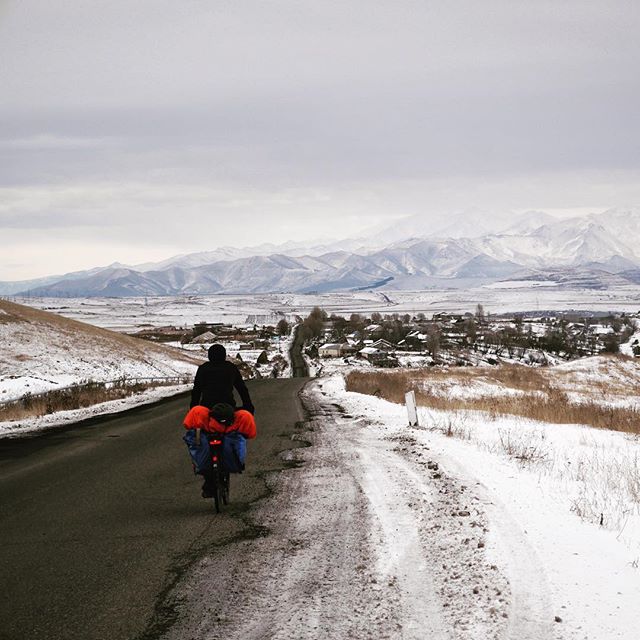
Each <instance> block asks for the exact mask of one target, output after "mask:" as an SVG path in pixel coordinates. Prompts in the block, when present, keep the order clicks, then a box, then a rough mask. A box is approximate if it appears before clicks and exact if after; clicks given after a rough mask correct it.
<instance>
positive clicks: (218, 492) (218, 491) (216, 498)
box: [211, 476, 222, 513]
mask: <svg viewBox="0 0 640 640" xmlns="http://www.w3.org/2000/svg"><path fill="white" fill-rule="evenodd" d="M213 483H214V486H213V491H212V492H211V493H213V506H214V507H215V509H216V513H220V501H221V498H222V487H221V486H220V478H218V477H215V476H214V480H213Z"/></svg>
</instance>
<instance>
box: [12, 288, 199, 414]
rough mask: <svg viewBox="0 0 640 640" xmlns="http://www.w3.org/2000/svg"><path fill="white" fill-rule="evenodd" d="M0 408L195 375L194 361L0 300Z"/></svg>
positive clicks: (174, 352)
mask: <svg viewBox="0 0 640 640" xmlns="http://www.w3.org/2000/svg"><path fill="white" fill-rule="evenodd" d="M0 311H2V315H0V344H2V348H1V350H0V402H5V401H9V400H12V399H15V398H19V397H21V396H22V395H24V394H25V393H27V392H30V393H41V392H43V391H49V390H52V389H57V388H60V387H64V386H67V385H71V384H77V383H81V382H83V381H87V380H93V381H98V382H101V381H112V380H117V379H120V378H154V377H170V376H182V375H187V376H190V375H193V373H194V372H195V366H196V362H197V361H198V360H197V359H195V358H193V357H192V356H190V355H189V354H185V353H183V352H180V351H178V350H173V349H169V348H165V347H162V346H160V345H155V344H152V343H150V342H145V341H142V340H135V339H133V338H129V337H127V336H122V335H120V334H116V333H112V332H108V331H103V330H101V329H96V328H95V327H92V326H91V325H86V324H81V323H78V322H73V321H69V320H67V319H66V318H61V317H59V316H56V315H55V314H49V313H42V312H39V311H37V310H33V309H30V308H28V307H23V306H19V305H11V304H10V303H8V302H5V301H2V300H0Z"/></svg>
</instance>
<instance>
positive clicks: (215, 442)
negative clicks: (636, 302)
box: [209, 440, 222, 447]
mask: <svg viewBox="0 0 640 640" xmlns="http://www.w3.org/2000/svg"><path fill="white" fill-rule="evenodd" d="M209 444H210V445H211V446H212V447H215V446H220V445H221V444H222V440H209Z"/></svg>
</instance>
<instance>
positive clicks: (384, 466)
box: [318, 374, 640, 640]
mask: <svg viewBox="0 0 640 640" xmlns="http://www.w3.org/2000/svg"><path fill="white" fill-rule="evenodd" d="M318 385H319V391H320V393H321V394H323V395H324V396H325V398H324V401H325V402H326V403H332V406H339V407H340V408H341V410H342V411H343V412H344V413H345V414H346V415H347V417H352V418H353V420H351V424H352V425H353V435H352V434H351V433H350V434H349V438H351V437H353V438H355V439H356V441H357V447H355V448H354V453H355V455H357V456H359V457H361V458H364V460H365V461H366V464H367V465H371V466H372V467H373V468H374V469H375V471H374V472H373V473H372V475H373V477H374V478H375V481H374V480H372V481H374V482H375V484H374V485H373V486H372V487H371V491H369V489H368V485H367V484H366V483H365V485H364V489H365V492H367V493H368V494H369V496H370V499H371V500H372V501H373V502H374V504H375V505H376V512H377V513H378V514H381V515H380V517H381V518H383V520H382V521H381V523H380V526H381V527H382V529H383V530H386V531H387V534H388V538H389V540H388V541H387V544H389V545H391V547H392V548H390V549H389V550H388V552H389V554H390V555H389V557H388V563H389V565H394V561H395V562H396V564H395V566H394V567H393V569H392V571H391V573H393V575H396V574H397V573H398V572H400V573H401V574H402V576H403V580H404V583H405V587H406V589H407V590H408V591H409V592H411V591H412V590H415V589H418V590H419V589H420V586H419V583H420V573H419V572H420V570H421V569H420V562H421V561H422V560H421V559H423V558H424V556H425V551H424V545H425V544H432V545H437V548H438V549H439V554H440V555H439V564H438V570H437V571H436V573H435V577H434V580H435V588H436V591H437V592H438V593H439V594H440V597H448V598H450V600H451V604H450V605H447V608H446V611H447V613H446V614H445V618H446V616H448V615H451V614H452V615H453V622H454V625H455V626H454V628H455V629H456V630H457V633H456V634H455V636H456V637H465V638H466V637H468V638H474V637H494V636H493V633H494V632H495V633H496V637H502V635H501V634H500V633H499V632H500V621H499V617H500V616H503V615H504V616H505V620H508V623H507V622H505V625H506V626H507V627H508V629H509V634H508V636H507V637H510V638H531V639H532V640H533V639H537V638H563V639H564V638H566V639H573V638H575V639H578V638H581V639H582V638H589V639H592V640H605V639H606V640H610V639H614V638H624V639H628V640H635V639H636V638H637V637H638V632H637V602H638V600H639V598H640V568H639V565H640V466H639V460H640V440H639V439H638V438H637V437H636V436H629V435H626V434H620V433H614V432H610V431H602V430H596V429H592V428H588V427H583V426H578V425H555V424H546V423H536V422H533V421H529V420H525V419H521V418H510V417H503V418H496V419H490V418H489V417H488V416H487V415H483V414H481V413H476V412H458V413H452V412H446V411H427V410H424V409H421V410H420V411H419V413H420V423H421V425H422V426H421V427H420V428H410V427H407V414H406V409H405V408H404V407H403V406H401V405H397V404H393V403H390V402H387V401H384V400H381V399H378V398H375V397H372V396H369V395H361V394H357V393H351V392H347V391H345V389H344V383H343V378H342V376H341V375H339V374H335V375H333V376H331V377H329V378H326V379H323V380H321V381H320V382H319V383H318ZM363 425H365V427H366V428H363ZM346 428H348V426H346ZM334 435H337V434H334ZM351 444H352V445H353V444H354V442H353V441H352V442H351ZM356 450H357V453H356ZM397 458H401V461H400V460H397V461H396V459H397ZM394 469H395V472H394V471H393V470H394ZM443 491H444V494H443ZM456 499H458V500H462V502H461V503H460V504H461V505H462V506H461V507H459V506H454V505H453V504H449V502H448V501H451V500H456ZM378 503H380V504H378ZM459 509H461V510H460V511H459ZM434 510H436V511H437V513H436V514H435V515H436V516H437V518H434V513H433V512H434ZM403 513H404V516H403V517H406V518H408V521H409V522H411V527H410V528H409V529H407V528H406V527H404V524H403V525H402V526H400V527H399V526H398V524H399V523H403V520H398V519H397V518H399V517H400V515H402V514H403ZM385 514H386V517H388V518H389V519H388V520H385V519H384V517H385ZM461 514H464V515H461ZM467 514H469V515H467ZM469 518H471V520H472V521H475V522H477V523H478V525H477V526H476V527H473V526H471V527H470V526H469ZM412 531H415V532H416V534H415V535H417V536H418V539H417V540H416V541H414V542H411V536H409V535H408V534H409V533H410V532H412ZM394 532H395V536H396V537H397V536H401V537H400V538H396V539H395V541H394V538H393V536H394ZM411 535H414V534H413V533H412V534H411ZM407 536H408V537H407ZM421 536H424V539H422V542H421V541H420V537H421ZM407 545H414V546H415V549H414V550H413V551H411V549H407V548H405V547H406V546H407ZM470 545H471V546H472V547H473V548H474V552H473V553H471V552H469V546H470ZM394 547H395V549H394ZM478 547H479V548H481V550H482V554H481V555H482V558H480V559H479V558H478V557H477V553H478V552H477V548H478ZM407 551H411V553H412V554H413V561H412V562H411V563H409V564H406V563H404V564H403V562H402V560H401V559H402V557H403V554H404V553H406V552H407ZM394 554H395V560H394ZM467 562H468V563H470V564H469V565H468V566H466V563H467ZM487 567H489V568H490V567H495V570H494V571H491V570H489V571H487ZM396 577H397V576H396ZM397 580H398V582H399V583H402V579H401V578H399V577H397ZM416 582H417V583H418V584H416ZM499 592H502V593H503V596H504V597H502V598H500V597H498V596H497V593H499ZM472 594H473V595H472ZM412 597H414V598H417V599H420V598H423V599H425V600H429V599H432V596H430V595H429V593H424V594H422V596H421V595H420V594H419V593H417V594H416V593H414V594H413V596H412ZM465 598H466V600H467V603H466V604H465V605H464V606H462V605H461V604H460V603H461V601H464V600H465ZM456 607H458V608H459V609H460V610H458V611H456ZM492 611H494V612H495V614H494V613H492ZM452 612H453V613H452ZM487 625H489V628H490V629H491V634H489V633H488V632H487ZM474 628H475V631H474ZM483 628H484V631H483ZM476 633H477V635H476ZM410 637H413V636H410ZM436 637H439V636H436Z"/></svg>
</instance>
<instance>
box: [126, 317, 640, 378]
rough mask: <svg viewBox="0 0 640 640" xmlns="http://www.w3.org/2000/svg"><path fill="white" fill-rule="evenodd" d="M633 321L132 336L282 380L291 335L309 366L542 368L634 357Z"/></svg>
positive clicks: (317, 320)
mask: <svg viewBox="0 0 640 640" xmlns="http://www.w3.org/2000/svg"><path fill="white" fill-rule="evenodd" d="M637 325H640V323H638V315H632V314H586V313H579V312H566V313H555V312H554V313H552V312H548V313H535V314H513V315H499V316H498V315H490V314H488V313H486V312H485V310H484V309H483V307H482V306H481V305H478V306H477V307H476V308H475V309H474V311H473V312H467V313H463V314H454V313H436V314H433V315H432V316H431V317H430V318H427V316H426V315H425V314H424V313H417V314H415V315H412V314H408V313H407V314H402V315H401V314H397V313H394V314H385V315H382V314H380V313H372V314H371V315H369V316H365V315H361V314H357V313H354V314H351V315H350V316H349V317H348V318H345V317H342V316H339V315H330V316H329V315H328V314H327V313H326V312H325V311H323V310H322V309H320V308H315V309H313V310H312V311H311V313H310V314H309V315H308V316H307V317H306V318H302V317H299V316H295V317H293V318H291V319H290V320H288V319H286V318H284V317H283V318H281V319H280V320H279V321H278V322H277V323H276V324H275V325H272V324H263V325H258V324H253V325H252V326H251V325H250V326H242V327H238V326H232V325H229V324H224V323H204V322H203V323H198V324H196V325H194V326H193V327H191V328H178V327H149V328H143V329H142V330H141V331H139V332H137V333H136V334H135V335H136V336H138V337H141V338H145V339H147V340H153V341H160V342H164V343H168V344H171V345H173V346H175V347H178V348H181V349H187V350H189V351H197V352H201V353H202V357H203V359H204V358H206V350H207V349H208V347H209V346H210V345H211V344H213V343H215V342H220V343H222V344H224V345H225V346H226V348H227V352H228V354H229V356H230V357H232V358H234V359H235V360H236V361H237V362H238V363H239V365H240V366H241V367H243V368H244V374H245V375H246V376H247V377H283V376H287V375H289V371H288V367H289V354H288V350H289V349H290V344H291V339H290V335H291V332H292V330H295V331H299V332H301V336H302V338H303V341H304V351H305V355H306V357H307V360H308V361H309V362H310V363H316V365H317V366H320V367H322V366H323V365H325V366H326V365H327V364H328V363H330V362H332V363H334V364H348V365H358V364H360V365H363V366H375V367H401V366H403V367H419V366H435V365H453V366H474V365H478V364H489V365H495V364H499V363H500V362H519V363H522V364H528V365H534V366H544V365H546V364H554V363H556V362H558V361H563V360H570V359H574V358H581V357H586V356H591V355H596V354H599V353H618V352H620V351H622V352H623V353H625V354H627V355H631V356H640V340H639V338H640V334H639V335H636V326H637Z"/></svg>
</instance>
